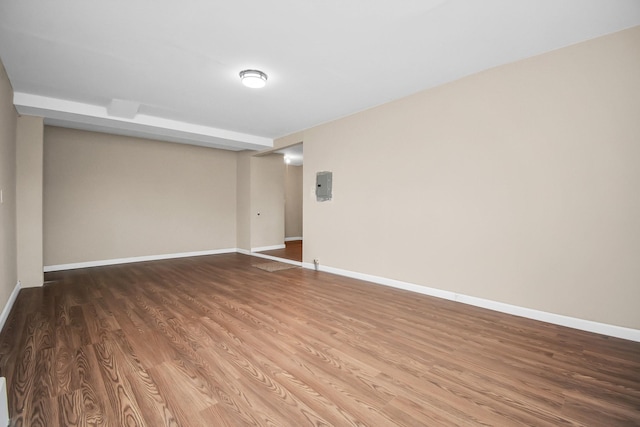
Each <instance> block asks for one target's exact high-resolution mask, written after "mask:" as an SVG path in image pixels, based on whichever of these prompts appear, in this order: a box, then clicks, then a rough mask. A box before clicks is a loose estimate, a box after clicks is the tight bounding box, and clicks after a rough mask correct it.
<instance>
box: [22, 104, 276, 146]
mask: <svg viewBox="0 0 640 427" xmlns="http://www.w3.org/2000/svg"><path fill="white" fill-rule="evenodd" d="M13 103H14V104H15V106H16V109H17V110H18V113H20V114H23V115H31V116H38V117H44V118H45V123H46V124H50V125H57V126H66V127H74V128H77V129H86V130H96V129H97V128H99V129H101V130H102V131H104V132H111V133H117V134H119V135H127V136H135V137H141V138H151V139H159V140H162V141H171V142H179V143H189V144H193V143H194V142H197V145H201V146H206V147H211V148H222V149H225V150H234V151H239V150H263V149H268V148H272V147H273V139H272V138H266V137H263V136H257V135H250V134H247V133H241V132H234V131H230V130H226V129H219V128H214V127H210V126H203V125H197V124H193V123H186V122H181V121H177V120H170V119H165V118H161V117H155V116H149V115H146V114H136V115H135V117H134V118H132V119H128V118H123V117H115V116H113V115H109V111H108V108H107V107H104V106H100V105H92V104H85V103H81V102H74V101H68V100H65V99H59V98H51V97H46V96H40V95H34V94H29V93H23V92H16V93H15V94H14V96H13ZM74 124H75V125H74Z"/></svg>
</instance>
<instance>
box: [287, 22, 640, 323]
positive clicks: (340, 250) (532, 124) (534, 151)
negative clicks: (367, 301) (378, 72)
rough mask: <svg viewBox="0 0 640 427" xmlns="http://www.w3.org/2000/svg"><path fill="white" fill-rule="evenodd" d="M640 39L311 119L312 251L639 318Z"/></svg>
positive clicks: (580, 312) (364, 268)
mask: <svg viewBox="0 0 640 427" xmlns="http://www.w3.org/2000/svg"><path fill="white" fill-rule="evenodd" d="M639 47H640V28H634V29H631V30H627V31H624V32H620V33H617V34H613V35H610V36H606V37H602V38H598V39H595V40H592V41H588V42H585V43H581V44H578V45H575V46H571V47H567V48H564V49H560V50H557V51H554V52H551V53H547V54H544V55H541V56H538V57H534V58H530V59H527V60H524V61H520V62H517V63H513V64H509V65H505V66H501V67H498V68H495V69H492V70H489V71H486V72H483V73H480V74H476V75H473V76H470V77H467V78H464V79H461V80H458V81H456V82H453V83H451V84H447V85H444V86H441V87H438V88H435V89H432V90H428V91H425V92H422V93H419V94H417V95H414V96H411V97H408V98H405V99H402V100H399V101H396V102H392V103H389V104H386V105H383V106H380V107H378V108H374V109H371V110H368V111H365V112H362V113H359V114H355V115H353V116H350V117H347V118H344V119H341V120H337V121H334V122H331V123H327V124H325V125H321V126H318V127H315V128H313V129H310V130H307V131H305V132H304V135H303V138H302V139H304V150H305V153H304V154H305V169H304V186H305V188H304V238H305V240H304V254H305V261H306V262H311V260H313V259H314V258H318V259H319V260H320V263H321V264H322V265H326V266H330V267H335V268H341V269H346V270H350V271H354V272H361V273H368V274H372V275H377V276H382V277H386V278H392V279H398V280H402V281H407V282H411V283H415V284H419V285H424V286H429V287H433V288H439V289H444V290H448V291H452V292H456V293H460V294H465V295H470V296H475V297H480V298H486V299H490V300H494V301H500V302H504V303H508V304H513V305H517V306H522V307H528V308H532V309H537V310H543V311H547V312H551V313H557V314H562V315H567V316H571V317H577V318H582V319H587V320H593V321H597V322H603V323H607V324H612V325H619V326H626V327H631V328H640V310H639V309H638V301H640V285H639V284H640V220H639V219H640V77H639V76H640V48H639ZM296 138H299V137H298V136H296ZM324 170H327V171H332V172H333V189H334V195H333V200H332V201H330V202H324V203H318V202H316V201H315V200H314V197H313V184H314V176H315V173H316V172H318V171H324Z"/></svg>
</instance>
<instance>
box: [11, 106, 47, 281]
mask: <svg viewBox="0 0 640 427" xmlns="http://www.w3.org/2000/svg"><path fill="white" fill-rule="evenodd" d="M43 129H44V124H43V120H42V117H30V116H21V117H19V118H18V127H17V133H16V145H17V148H16V150H17V153H16V168H17V169H16V213H17V230H18V231H17V254H18V260H17V262H18V279H19V280H20V283H21V284H22V286H25V287H30V286H42V284H43V283H44V274H43V270H42V267H43V265H44V264H43V259H42V258H43V253H42V252H43V249H42V188H43V187H42V186H43V182H42V155H43V154H42V151H43Z"/></svg>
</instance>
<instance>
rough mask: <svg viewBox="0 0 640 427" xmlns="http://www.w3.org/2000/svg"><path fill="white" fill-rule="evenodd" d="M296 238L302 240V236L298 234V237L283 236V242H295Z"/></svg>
mask: <svg viewBox="0 0 640 427" xmlns="http://www.w3.org/2000/svg"><path fill="white" fill-rule="evenodd" d="M296 240H302V236H300V237H285V238H284V241H285V242H295V241H296Z"/></svg>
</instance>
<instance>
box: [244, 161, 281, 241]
mask: <svg viewBox="0 0 640 427" xmlns="http://www.w3.org/2000/svg"><path fill="white" fill-rule="evenodd" d="M258 213H259V215H258ZM282 244H284V160H283V157H282V155H281V154H270V155H267V156H261V157H255V156H254V157H251V248H253V249H255V248H262V247H266V246H274V245H282Z"/></svg>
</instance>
